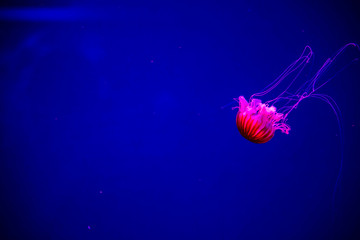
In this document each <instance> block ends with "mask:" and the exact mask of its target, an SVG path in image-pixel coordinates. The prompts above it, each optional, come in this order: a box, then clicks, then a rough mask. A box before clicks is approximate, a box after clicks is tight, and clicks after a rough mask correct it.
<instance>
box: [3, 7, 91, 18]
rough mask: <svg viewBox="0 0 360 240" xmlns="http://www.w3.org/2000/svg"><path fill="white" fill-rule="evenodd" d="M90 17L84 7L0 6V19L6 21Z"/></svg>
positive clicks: (89, 13)
mask: <svg viewBox="0 0 360 240" xmlns="http://www.w3.org/2000/svg"><path fill="white" fill-rule="evenodd" d="M97 15H98V14H97ZM90 18H94V14H93V13H92V12H90V11H89V10H87V9H84V8H33V7H29V8H0V20H8V21H76V20H84V19H90Z"/></svg>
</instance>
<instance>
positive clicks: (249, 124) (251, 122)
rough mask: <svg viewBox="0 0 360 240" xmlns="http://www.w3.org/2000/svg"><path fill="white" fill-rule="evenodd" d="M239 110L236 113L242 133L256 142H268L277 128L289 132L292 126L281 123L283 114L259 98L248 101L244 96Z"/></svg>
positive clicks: (237, 123) (241, 97)
mask: <svg viewBox="0 0 360 240" xmlns="http://www.w3.org/2000/svg"><path fill="white" fill-rule="evenodd" d="M238 101H239V105H240V106H239V111H238V113H237V115H236V125H237V127H238V129H239V132H240V133H241V135H242V136H243V137H244V138H246V139H247V140H249V141H251V142H254V143H266V142H268V141H269V140H270V139H271V138H272V137H273V136H274V134H275V130H277V129H280V130H281V131H282V132H285V133H287V134H288V133H289V130H290V127H289V126H288V125H287V124H286V123H281V122H280V121H281V120H282V119H283V114H281V113H277V112H276V108H275V107H274V106H271V107H268V106H266V105H265V104H263V103H261V100H259V99H252V101H251V102H250V103H248V102H247V101H246V100H245V98H244V97H243V96H240V97H239V99H238Z"/></svg>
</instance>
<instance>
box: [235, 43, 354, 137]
mask: <svg viewBox="0 0 360 240" xmlns="http://www.w3.org/2000/svg"><path fill="white" fill-rule="evenodd" d="M349 47H355V48H357V49H358V50H360V48H359V46H358V45H357V44H355V43H348V44H346V45H345V46H343V47H342V48H340V49H339V50H338V51H337V53H336V54H335V55H334V56H333V57H332V58H328V59H327V60H326V61H325V63H324V64H323V65H322V66H321V68H320V69H319V70H318V71H317V72H316V73H315V75H314V76H313V77H312V78H309V79H308V80H307V81H305V82H304V83H303V84H302V85H300V87H299V88H298V89H297V90H295V91H293V92H290V90H289V89H290V87H291V86H292V85H293V84H294V82H295V80H296V79H297V78H298V77H299V75H300V73H301V72H302V71H303V69H304V68H305V66H306V65H307V64H308V63H309V61H310V59H311V57H312V56H313V51H312V49H311V48H310V46H306V47H305V48H304V50H303V52H302V53H301V55H300V57H299V58H298V59H296V60H295V61H294V62H292V63H291V64H290V65H289V66H288V67H287V68H286V69H285V71H283V72H282V73H281V75H280V76H279V77H278V78H276V79H275V80H274V81H273V82H272V83H270V84H269V85H268V86H266V87H265V88H264V90H262V91H261V92H259V93H255V94H253V95H251V96H250V98H249V101H247V100H246V99H245V97H244V96H240V97H238V98H234V100H235V101H237V102H238V104H239V105H238V106H237V107H234V108H233V109H237V110H238V112H237V115H236V125H237V128H238V130H239V132H240V134H241V135H242V136H243V137H244V138H246V139H247V140H249V141H251V142H253V143H266V142H268V141H270V140H271V139H272V138H273V137H274V135H275V132H276V130H280V131H281V132H282V133H285V134H289V132H290V130H291V128H290V126H289V124H288V123H287V119H288V116H289V114H290V113H291V112H292V111H293V110H294V109H296V108H297V106H298V105H299V103H300V102H301V101H303V100H304V99H306V98H310V97H311V98H317V99H320V100H323V101H325V102H326V103H328V104H329V105H330V107H331V108H332V109H333V111H334V113H335V115H336V117H337V119H338V123H339V124H340V109H339V107H338V105H337V104H336V102H335V101H334V100H333V99H332V98H331V97H330V96H328V95H326V94H320V93H317V91H318V90H319V89H320V88H321V87H323V86H324V85H325V84H326V83H328V82H329V81H330V80H331V79H332V78H334V77H335V76H333V77H331V78H328V79H327V80H325V81H324V82H322V83H319V81H318V80H319V78H320V77H321V76H322V75H323V74H324V73H325V72H326V71H327V70H328V68H329V67H330V66H331V65H332V64H333V62H334V61H335V60H336V58H337V57H338V56H339V55H340V54H341V53H342V52H344V50H345V49H347V48H349ZM357 60H358V59H354V60H353V61H352V62H354V61H357ZM346 66H347V65H346ZM344 68H345V67H344ZM344 68H343V69H344ZM343 69H341V70H340V71H342V70H343ZM290 74H293V75H295V77H294V78H292V79H291V80H290V83H289V84H288V85H287V86H286V87H285V89H284V90H282V91H281V92H280V94H279V95H278V96H277V97H275V98H273V99H270V100H267V101H265V102H264V103H263V102H262V101H261V100H260V99H259V97H266V95H267V94H268V93H270V92H271V91H273V90H274V89H276V88H277V87H278V86H279V85H280V84H281V83H282V82H283V81H284V80H285V79H287V77H288V76H289V75H290ZM275 106H277V107H275ZM340 130H341V127H340Z"/></svg>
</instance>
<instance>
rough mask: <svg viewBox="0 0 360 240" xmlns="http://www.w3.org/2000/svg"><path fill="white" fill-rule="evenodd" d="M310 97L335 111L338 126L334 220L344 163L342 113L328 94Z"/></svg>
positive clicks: (333, 197) (332, 204)
mask: <svg viewBox="0 0 360 240" xmlns="http://www.w3.org/2000/svg"><path fill="white" fill-rule="evenodd" d="M311 97H313V98H317V99H320V100H322V101H324V102H326V103H327V104H329V106H330V107H331V108H332V110H333V111H334V113H335V116H336V119H337V123H338V127H339V135H340V167H339V172H338V175H337V178H336V182H335V186H334V189H333V193H332V201H331V208H332V220H333V221H334V220H335V200H336V190H337V189H338V187H339V184H340V179H341V173H342V169H343V163H344V134H343V120H342V115H341V111H340V108H339V106H338V105H337V104H336V102H335V100H334V99H333V98H331V97H330V96H328V95H324V94H312V95H311Z"/></svg>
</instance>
